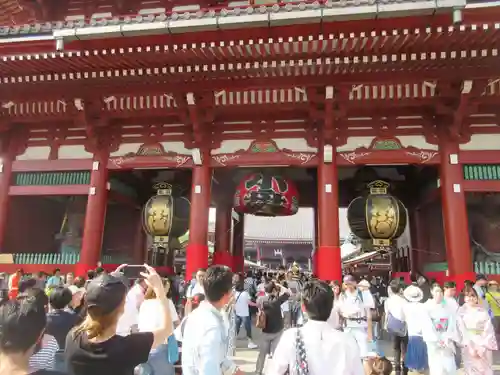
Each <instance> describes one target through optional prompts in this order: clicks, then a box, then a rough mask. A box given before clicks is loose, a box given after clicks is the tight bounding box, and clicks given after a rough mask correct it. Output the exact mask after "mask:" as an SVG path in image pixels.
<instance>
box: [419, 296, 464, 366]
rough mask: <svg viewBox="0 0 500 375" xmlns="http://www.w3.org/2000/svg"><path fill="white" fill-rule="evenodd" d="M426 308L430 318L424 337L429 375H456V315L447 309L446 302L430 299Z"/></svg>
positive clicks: (424, 326) (427, 317)
mask: <svg viewBox="0 0 500 375" xmlns="http://www.w3.org/2000/svg"><path fill="white" fill-rule="evenodd" d="M425 306H426V309H427V313H428V316H426V322H425V323H424V325H423V329H422V336H423V339H424V341H425V343H426V345H427V357H428V361H429V375H455V374H456V373H457V366H456V362H455V342H457V341H458V340H459V337H458V332H457V329H456V326H457V324H456V314H455V313H452V312H451V311H450V309H449V308H447V306H446V302H445V301H442V302H440V303H436V302H435V301H434V300H432V299H430V300H428V301H427V302H426V303H425Z"/></svg>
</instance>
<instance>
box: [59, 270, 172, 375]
mask: <svg viewBox="0 0 500 375" xmlns="http://www.w3.org/2000/svg"><path fill="white" fill-rule="evenodd" d="M144 268H145V272H143V273H141V276H142V277H144V279H145V280H146V283H147V284H148V286H150V287H151V288H152V289H153V290H154V292H155V294H156V296H157V298H158V300H159V304H158V305H159V311H158V315H159V316H161V317H162V318H163V319H162V322H161V324H160V326H159V327H157V328H156V329H155V330H154V331H153V332H137V333H132V334H130V335H128V336H119V335H117V334H116V327H117V324H118V319H119V318H120V316H121V315H122V314H123V311H124V305H125V295H126V294H127V286H126V285H125V284H124V283H123V282H122V280H121V279H120V278H118V277H115V276H112V275H109V274H106V273H105V274H102V275H100V276H99V277H97V278H96V279H94V280H92V281H91V282H90V283H89V285H88V287H87V294H86V302H87V316H86V318H85V320H84V321H83V323H82V324H81V325H79V326H78V327H76V328H75V329H74V330H72V331H71V332H70V333H69V334H68V337H67V339H66V360H67V364H68V369H69V372H70V373H71V374H73V375H88V374H92V375H109V374H113V375H133V374H134V369H135V368H136V366H138V365H139V364H141V363H145V362H147V361H148V358H149V353H150V351H151V349H152V348H157V347H158V346H160V345H162V344H163V343H165V340H166V339H167V338H168V337H169V336H170V335H171V334H172V331H173V330H172V319H171V315H170V309H169V307H168V301H167V297H166V293H165V289H164V287H163V282H162V279H161V278H160V276H159V275H158V274H157V273H156V271H155V270H154V268H152V267H150V266H148V265H144Z"/></svg>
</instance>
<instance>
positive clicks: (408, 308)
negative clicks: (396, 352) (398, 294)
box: [403, 285, 429, 374]
mask: <svg viewBox="0 0 500 375" xmlns="http://www.w3.org/2000/svg"><path fill="white" fill-rule="evenodd" d="M403 296H404V297H405V299H406V300H407V301H408V304H406V305H405V306H404V319H405V322H406V327H407V330H408V349H407V350H406V357H405V365H406V367H407V368H408V369H409V373H410V374H423V373H424V372H425V371H426V370H427V369H428V368H429V362H428V359H427V346H426V344H425V342H424V340H423V338H422V331H423V327H424V322H425V319H422V317H424V316H425V315H426V314H427V311H426V308H425V306H424V304H423V303H421V301H422V299H423V298H424V292H423V291H422V289H420V288H419V287H418V286H416V285H410V286H408V287H407V288H406V289H405V290H404V292H403Z"/></svg>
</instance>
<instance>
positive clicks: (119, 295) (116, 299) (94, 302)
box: [85, 274, 127, 314]
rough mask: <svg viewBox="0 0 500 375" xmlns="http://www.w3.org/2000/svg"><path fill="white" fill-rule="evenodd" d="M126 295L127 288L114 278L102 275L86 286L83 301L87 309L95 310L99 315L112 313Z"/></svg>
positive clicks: (118, 279)
mask: <svg viewBox="0 0 500 375" xmlns="http://www.w3.org/2000/svg"><path fill="white" fill-rule="evenodd" d="M126 294H127V286H126V285H125V284H124V283H123V282H122V280H121V279H120V278H118V277H116V276H112V275H109V274H102V275H100V276H99V277H97V278H95V279H93V280H92V281H91V282H90V283H89V284H88V286H87V293H86V294H85V301H86V302H87V307H88V308H89V309H91V308H97V309H99V310H100V313H101V314H109V313H111V312H113V311H114V310H115V309H116V308H117V307H118V306H120V304H121V303H122V301H123V299H124V298H125V295H126Z"/></svg>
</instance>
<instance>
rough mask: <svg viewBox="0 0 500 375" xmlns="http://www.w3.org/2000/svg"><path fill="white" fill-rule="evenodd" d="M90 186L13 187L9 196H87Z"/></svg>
mask: <svg viewBox="0 0 500 375" xmlns="http://www.w3.org/2000/svg"><path fill="white" fill-rule="evenodd" d="M88 193H89V185H55V186H45V185H43V186H11V187H10V189H9V195H87V194H88Z"/></svg>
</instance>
